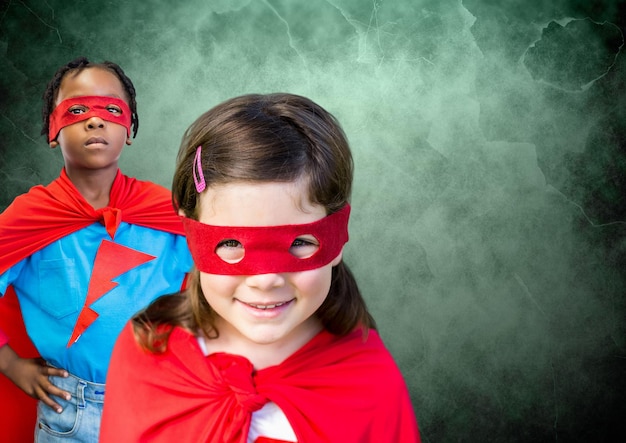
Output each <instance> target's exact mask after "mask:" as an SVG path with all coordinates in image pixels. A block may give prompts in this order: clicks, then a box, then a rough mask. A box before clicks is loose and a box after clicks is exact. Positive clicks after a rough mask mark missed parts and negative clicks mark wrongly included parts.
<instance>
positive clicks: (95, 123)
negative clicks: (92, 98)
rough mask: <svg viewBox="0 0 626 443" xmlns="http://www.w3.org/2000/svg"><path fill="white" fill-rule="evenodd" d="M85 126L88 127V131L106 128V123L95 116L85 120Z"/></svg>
mask: <svg viewBox="0 0 626 443" xmlns="http://www.w3.org/2000/svg"><path fill="white" fill-rule="evenodd" d="M85 125H86V126H87V129H97V128H104V126H105V122H104V120H102V119H101V118H100V117H98V116H93V117H89V118H88V119H87V120H85Z"/></svg>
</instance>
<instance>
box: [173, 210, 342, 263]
mask: <svg viewBox="0 0 626 443" xmlns="http://www.w3.org/2000/svg"><path fill="white" fill-rule="evenodd" d="M349 217H350V205H348V204H346V205H345V206H344V207H343V208H342V209H341V210H340V211H338V212H335V213H333V214H331V215H328V216H326V217H324V218H322V219H320V220H318V221H315V222H313V223H307V224H301V225H283V226H254V227H246V226H213V225H206V224H204V223H200V222H198V221H196V220H192V219H190V218H187V217H181V218H182V220H183V225H184V227H185V232H186V234H187V244H188V245H189V250H190V251H191V256H192V257H193V260H194V262H195V264H196V267H197V268H198V269H199V270H200V271H202V272H206V273H207V274H220V275H256V274H270V273H282V272H300V271H308V270H311V269H317V268H321V267H322V266H325V265H327V264H329V263H330V262H332V261H333V260H334V259H335V258H336V257H337V256H338V255H339V253H340V252H341V248H342V247H343V245H344V244H345V243H346V242H347V241H348V219H349ZM303 235H312V236H313V237H315V238H316V239H317V241H318V242H319V248H318V249H317V251H315V253H314V254H313V255H311V256H310V257H307V258H298V257H295V256H294V255H292V254H291V253H290V252H289V249H290V247H291V245H292V243H293V241H294V240H295V239H296V238H298V237H301V236H303ZM224 240H237V241H238V242H239V243H241V245H242V246H243V248H244V251H245V254H244V256H243V258H242V259H241V260H240V261H239V262H237V263H228V262H226V261H224V260H222V259H221V258H220V257H219V256H218V255H217V254H216V252H215V251H216V249H217V246H218V245H219V244H220V243H221V242H222V241H224Z"/></svg>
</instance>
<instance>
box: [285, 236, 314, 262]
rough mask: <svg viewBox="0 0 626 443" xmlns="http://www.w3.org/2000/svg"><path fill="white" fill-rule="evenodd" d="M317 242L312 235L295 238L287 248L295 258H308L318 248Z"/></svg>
mask: <svg viewBox="0 0 626 443" xmlns="http://www.w3.org/2000/svg"><path fill="white" fill-rule="evenodd" d="M319 247H320V246H319V243H318V241H317V240H316V239H315V237H313V236H312V235H306V236H303V237H298V238H296V239H295V240H294V241H293V242H292V243H291V247H290V248H289V252H290V253H291V255H293V256H294V257H297V258H309V257H310V256H312V255H313V254H315V253H316V252H317V250H318V249H319Z"/></svg>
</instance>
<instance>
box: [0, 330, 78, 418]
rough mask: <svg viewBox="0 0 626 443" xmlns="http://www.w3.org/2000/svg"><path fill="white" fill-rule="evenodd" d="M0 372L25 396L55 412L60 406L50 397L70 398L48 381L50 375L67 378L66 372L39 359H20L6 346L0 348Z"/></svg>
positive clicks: (59, 409)
mask: <svg viewBox="0 0 626 443" xmlns="http://www.w3.org/2000/svg"><path fill="white" fill-rule="evenodd" d="M3 335H4V334H3ZM0 372H1V373H2V374H4V375H5V376H6V377H7V378H8V379H9V380H11V381H12V382H13V383H14V384H15V385H16V386H17V387H19V388H20V389H21V390H23V391H24V392H25V393H26V394H28V395H30V396H31V397H33V398H36V399H38V400H41V401H42V402H43V403H45V404H46V405H48V406H50V407H51V408H53V409H54V410H55V411H57V412H61V410H62V409H61V406H60V405H59V404H58V403H57V402H55V401H54V400H53V399H52V398H50V395H56V396H57V397H64V398H66V399H68V400H69V398H70V393H69V392H66V391H63V390H61V389H59V388H57V387H56V386H54V385H53V384H52V383H50V380H49V379H48V377H49V376H51V375H56V376H59V377H68V376H69V374H68V373H67V371H65V370H63V369H57V368H52V367H50V366H46V365H45V363H44V362H43V361H42V360H41V359H34V358H20V357H19V356H18V355H17V354H16V353H15V351H13V349H11V347H10V346H9V345H8V344H5V345H4V346H2V347H0Z"/></svg>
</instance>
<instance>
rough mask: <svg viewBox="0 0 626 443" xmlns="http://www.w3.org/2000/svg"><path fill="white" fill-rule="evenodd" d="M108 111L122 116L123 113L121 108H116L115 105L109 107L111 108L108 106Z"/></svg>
mask: <svg viewBox="0 0 626 443" xmlns="http://www.w3.org/2000/svg"><path fill="white" fill-rule="evenodd" d="M106 109H107V111H109V112H110V113H111V114H121V113H122V110H121V109H120V108H119V107H117V106H115V105H109V106H107V108H106Z"/></svg>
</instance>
